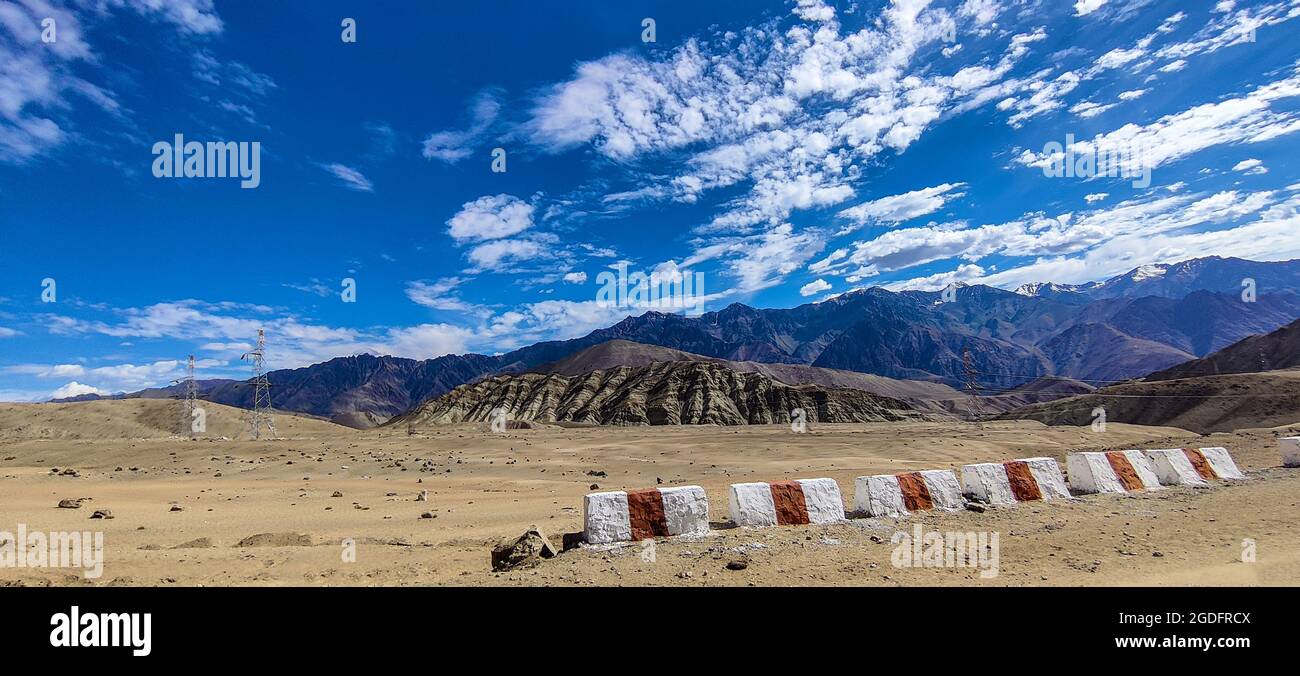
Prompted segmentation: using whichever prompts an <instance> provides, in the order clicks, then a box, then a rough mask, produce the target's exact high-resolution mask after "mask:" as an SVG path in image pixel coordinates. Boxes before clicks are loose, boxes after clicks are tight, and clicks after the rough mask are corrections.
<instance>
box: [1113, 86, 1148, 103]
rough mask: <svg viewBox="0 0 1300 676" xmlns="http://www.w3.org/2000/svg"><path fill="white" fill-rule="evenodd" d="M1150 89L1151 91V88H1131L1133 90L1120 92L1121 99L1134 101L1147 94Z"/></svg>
mask: <svg viewBox="0 0 1300 676" xmlns="http://www.w3.org/2000/svg"><path fill="white" fill-rule="evenodd" d="M1149 91H1151V90H1150V89H1131V90H1129V91H1126V92H1120V94H1119V100H1121V101H1132V100H1133V99H1136V98H1141V97H1142V96H1144V95H1145V94H1146V93H1147V92H1149Z"/></svg>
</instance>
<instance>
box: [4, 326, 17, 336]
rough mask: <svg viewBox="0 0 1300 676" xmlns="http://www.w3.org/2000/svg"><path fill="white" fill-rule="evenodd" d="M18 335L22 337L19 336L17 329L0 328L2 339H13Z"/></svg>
mask: <svg viewBox="0 0 1300 676" xmlns="http://www.w3.org/2000/svg"><path fill="white" fill-rule="evenodd" d="M17 335H21V334H19V332H18V330H17V329H11V328H9V327H7V326H0V338H13V337H14V336H17Z"/></svg>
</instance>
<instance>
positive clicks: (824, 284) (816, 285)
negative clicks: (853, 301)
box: [799, 278, 831, 296]
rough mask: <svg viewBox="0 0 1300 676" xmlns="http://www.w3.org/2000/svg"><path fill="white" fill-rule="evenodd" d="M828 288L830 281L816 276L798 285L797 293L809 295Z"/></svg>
mask: <svg viewBox="0 0 1300 676" xmlns="http://www.w3.org/2000/svg"><path fill="white" fill-rule="evenodd" d="M830 288H831V283H830V282H828V281H826V280H824V279H820V278H818V279H816V280H813V281H811V282H808V283H807V284H804V285H803V286H801V287H799V295H800V296H811V295H813V294H817V293H821V292H822V291H828V290H830Z"/></svg>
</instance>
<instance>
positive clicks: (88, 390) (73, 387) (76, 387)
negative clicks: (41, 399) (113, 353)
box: [50, 380, 112, 399]
mask: <svg viewBox="0 0 1300 676" xmlns="http://www.w3.org/2000/svg"><path fill="white" fill-rule="evenodd" d="M83 394H98V395H101V396H103V395H108V394H112V393H111V392H108V391H105V390H101V389H99V388H98V387H91V386H90V385H83V384H81V383H79V382H77V381H75V380H74V381H72V382H70V383H68V384H67V385H64V386H63V387H60V388H59V389H57V390H54V391H53V392H51V393H50V398H51V399H67V398H68V397H78V396H81V395H83Z"/></svg>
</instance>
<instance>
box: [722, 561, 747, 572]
mask: <svg viewBox="0 0 1300 676" xmlns="http://www.w3.org/2000/svg"><path fill="white" fill-rule="evenodd" d="M748 567H749V561H747V560H745V559H732V560H730V561H728V562H727V570H744V569H746V568H748Z"/></svg>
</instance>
